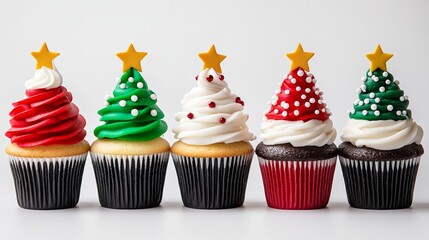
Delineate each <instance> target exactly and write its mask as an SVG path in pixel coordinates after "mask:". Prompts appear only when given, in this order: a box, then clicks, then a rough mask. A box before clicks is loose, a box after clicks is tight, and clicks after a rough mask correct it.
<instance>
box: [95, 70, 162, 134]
mask: <svg viewBox="0 0 429 240" xmlns="http://www.w3.org/2000/svg"><path fill="white" fill-rule="evenodd" d="M106 101H107V102H106V105H107V106H106V107H104V108H102V109H100V110H99V111H98V114H99V115H101V118H100V120H101V121H105V122H106V123H105V124H103V125H101V126H98V127H97V128H96V129H95V130H94V134H95V136H97V137H98V138H112V139H119V140H129V141H147V140H152V139H155V138H157V137H160V136H161V135H162V134H164V133H165V132H166V131H167V124H166V123H165V122H164V121H163V120H162V119H163V118H164V113H163V112H162V111H161V109H159V108H158V106H157V105H156V102H157V96H156V95H155V93H154V92H153V91H151V90H149V89H148V86H147V83H146V81H145V80H144V79H143V77H142V76H141V75H140V73H139V72H138V71H137V70H136V69H134V68H129V69H128V70H127V71H125V73H124V74H123V75H122V76H121V78H120V79H119V80H118V84H117V85H116V88H115V90H114V91H113V97H108V98H107V100H106Z"/></svg>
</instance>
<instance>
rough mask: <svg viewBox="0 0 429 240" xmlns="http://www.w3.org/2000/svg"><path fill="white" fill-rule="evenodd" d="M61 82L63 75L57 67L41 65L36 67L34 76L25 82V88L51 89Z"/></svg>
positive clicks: (58, 85)
mask: <svg viewBox="0 0 429 240" xmlns="http://www.w3.org/2000/svg"><path fill="white" fill-rule="evenodd" d="M62 83H63V77H62V76H61V74H60V73H59V72H58V70H57V68H56V67H55V66H54V69H50V68H47V67H45V66H43V67H42V68H40V69H37V70H36V72H35V74H34V77H33V78H32V79H29V80H27V81H26V82H25V88H26V89H52V88H57V87H60V86H61V85H62Z"/></svg>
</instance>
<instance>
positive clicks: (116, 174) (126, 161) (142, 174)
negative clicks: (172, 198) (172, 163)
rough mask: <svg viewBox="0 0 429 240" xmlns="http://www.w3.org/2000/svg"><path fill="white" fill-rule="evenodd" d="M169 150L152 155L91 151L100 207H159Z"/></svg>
mask: <svg viewBox="0 0 429 240" xmlns="http://www.w3.org/2000/svg"><path fill="white" fill-rule="evenodd" d="M168 157H169V152H164V153H159V154H153V155H108V154H98V153H91V159H92V165H93V167H94V173H95V179H96V181H97V189H98V197H99V201H100V204H101V206H103V207H106V208H114V209H140V208H150V207H156V206H159V204H160V203H161V200H162V193H163V189H164V181H165V173H166V170H167V165H168Z"/></svg>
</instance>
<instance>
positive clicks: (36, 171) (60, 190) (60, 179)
mask: <svg viewBox="0 0 429 240" xmlns="http://www.w3.org/2000/svg"><path fill="white" fill-rule="evenodd" d="M86 156H87V153H84V154H81V155H76V156H68V157H58V158H24V157H16V156H11V155H9V159H10V167H11V170H12V175H13V179H14V182H15V190H16V197H17V200H18V205H19V206H20V207H22V208H26V209H34V210H44V209H46V210H47V209H63V208H71V207H75V206H76V204H77V203H78V201H79V195H80V186H81V183H82V175H83V170H84V168H85V160H86Z"/></svg>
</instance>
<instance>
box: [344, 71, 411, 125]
mask: <svg viewBox="0 0 429 240" xmlns="http://www.w3.org/2000/svg"><path fill="white" fill-rule="evenodd" d="M362 80H363V82H364V83H363V85H362V86H360V88H359V89H358V90H357V92H358V94H359V95H358V97H359V99H358V100H356V101H355V103H354V105H353V108H354V109H353V110H351V111H350V113H349V116H350V118H352V119H361V120H368V121H377V120H406V119H411V110H409V109H408V108H407V107H408V104H409V102H408V97H407V96H405V95H404V91H402V90H401V89H400V88H399V86H398V85H399V82H398V81H395V80H394V78H393V76H392V74H390V73H389V72H387V71H383V70H381V69H376V70H375V71H373V72H371V71H370V70H368V71H367V74H366V76H365V77H363V78H362Z"/></svg>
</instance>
